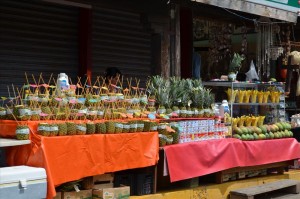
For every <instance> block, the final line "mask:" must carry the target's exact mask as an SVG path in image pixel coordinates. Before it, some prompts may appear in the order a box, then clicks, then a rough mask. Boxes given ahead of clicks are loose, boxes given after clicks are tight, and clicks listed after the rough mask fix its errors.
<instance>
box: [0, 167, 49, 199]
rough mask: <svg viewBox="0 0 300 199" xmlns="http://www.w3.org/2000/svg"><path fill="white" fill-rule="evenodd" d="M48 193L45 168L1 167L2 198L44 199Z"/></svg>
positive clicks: (0, 196)
mask: <svg viewBox="0 0 300 199" xmlns="http://www.w3.org/2000/svg"><path fill="white" fill-rule="evenodd" d="M46 195H47V179H46V171H45V169H43V168H35V167H29V166H13V167H3V168H0V198H8V199H29V198H30V199H42V198H46Z"/></svg>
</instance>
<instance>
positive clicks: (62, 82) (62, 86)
mask: <svg viewBox="0 0 300 199" xmlns="http://www.w3.org/2000/svg"><path fill="white" fill-rule="evenodd" d="M67 89H70V84H69V78H68V75H66V73H60V74H59V75H58V77H57V82H56V92H57V94H58V95H60V94H61V91H62V90H67Z"/></svg>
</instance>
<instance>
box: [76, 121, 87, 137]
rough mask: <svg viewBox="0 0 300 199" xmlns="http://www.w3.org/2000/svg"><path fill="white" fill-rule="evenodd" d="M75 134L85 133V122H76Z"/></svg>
mask: <svg viewBox="0 0 300 199" xmlns="http://www.w3.org/2000/svg"><path fill="white" fill-rule="evenodd" d="M76 134H77V135H85V134H86V124H85V123H80V124H76Z"/></svg>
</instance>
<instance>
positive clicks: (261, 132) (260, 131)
mask: <svg viewBox="0 0 300 199" xmlns="http://www.w3.org/2000/svg"><path fill="white" fill-rule="evenodd" d="M255 132H256V133H257V134H264V132H263V130H262V129H260V128H258V127H255ZM265 133H266V132H265Z"/></svg>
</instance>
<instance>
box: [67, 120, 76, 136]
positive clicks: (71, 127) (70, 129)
mask: <svg viewBox="0 0 300 199" xmlns="http://www.w3.org/2000/svg"><path fill="white" fill-rule="evenodd" d="M66 124H67V134H68V135H76V124H75V123H74V122H66Z"/></svg>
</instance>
